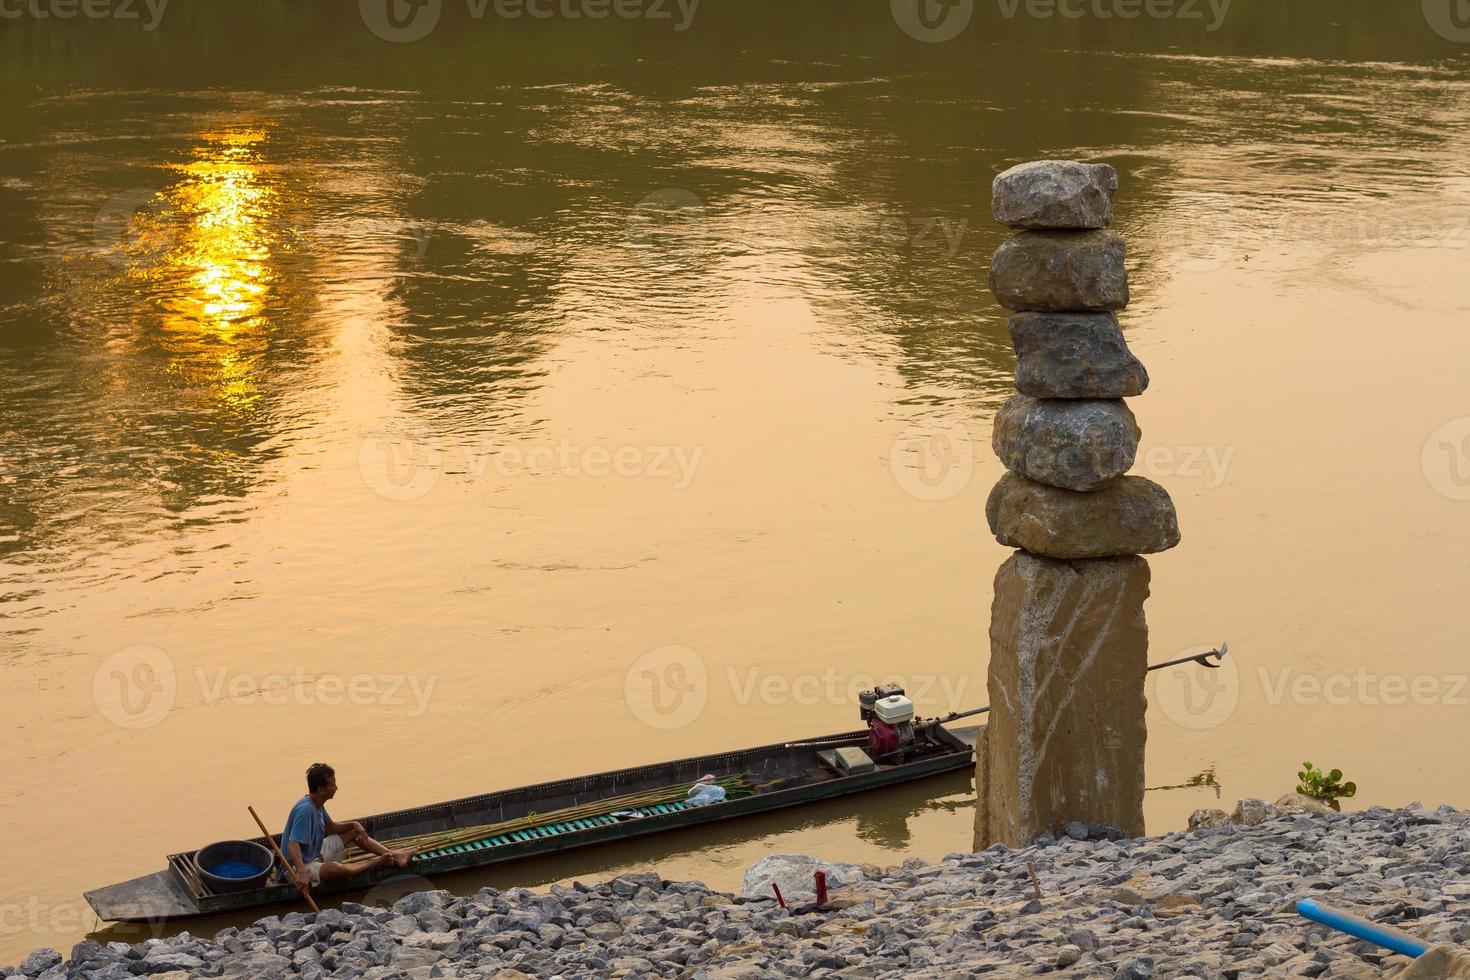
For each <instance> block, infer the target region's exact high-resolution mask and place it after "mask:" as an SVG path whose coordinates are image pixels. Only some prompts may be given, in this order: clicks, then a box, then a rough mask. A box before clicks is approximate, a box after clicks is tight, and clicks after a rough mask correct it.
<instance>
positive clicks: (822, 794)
mask: <svg viewBox="0 0 1470 980" xmlns="http://www.w3.org/2000/svg"><path fill="white" fill-rule="evenodd" d="M977 731H978V729H974V728H971V729H962V730H957V731H949V730H946V729H944V728H942V727H941V726H939V725H938V724H932V725H925V726H923V727H921V728H918V729H917V738H916V742H915V748H914V750H913V751H912V752H910V753H909V755H908V757H907V760H906V761H903V762H895V763H880V764H879V765H878V766H876V767H875V768H874V769H873V770H872V771H871V772H866V773H858V774H851V775H844V774H842V773H840V772H838V771H837V770H835V769H833V768H832V767H831V766H830V765H828V764H827V763H825V762H824V761H823V758H822V756H823V755H824V754H827V755H828V757H829V758H830V754H829V752H828V751H826V750H830V748H831V747H833V746H839V745H843V744H857V743H860V742H862V741H864V740H866V738H867V731H866V730H859V731H852V732H841V733H838V734H835V735H826V736H820V737H818V738H814V739H808V740H805V741H801V742H782V743H776V744H773V745H761V746H757V747H755V748H749V749H740V750H737V751H734V752H723V753H718V754H715V755H703V756H696V757H694V758H689V759H678V760H676V761H673V762H662V763H656V764H654V765H648V766H639V767H636V768H632V769H618V770H614V771H612V772H603V773H597V774H595V775H591V776H581V777H577V778H574V779H562V780H558V781H556V782H549V783H540V784H537V785H534V786H524V787H521V788H519V789H508V790H500V791H498V792H493V793H485V794H482V795H480V796H470V797H466V798H464V799H460V800H452V801H449V802H446V803H435V804H431V805H428V806H421V807H415V808H413V809H409V810H396V811H394V812H392V813H380V814H376V815H374V816H371V817H363V818H360V819H361V820H362V823H363V825H364V826H365V828H366V829H367V832H368V833H369V834H371V835H372V836H373V837H374V838H376V839H378V840H393V839H398V838H404V837H414V836H418V835H420V834H428V833H434V832H439V831H448V830H454V829H456V828H462V827H477V826H480V825H482V824H490V823H499V822H502V821H507V820H514V819H517V818H521V817H525V816H527V815H531V814H538V813H551V812H552V811H557V810H562V809H566V808H570V807H576V806H582V805H584V804H590V803H596V802H597V801H599V800H606V799H609V798H612V797H618V796H626V795H629V794H633V793H638V792H641V791H644V790H653V789H659V788H663V787H668V786H673V785H678V784H681V783H693V782H694V781H695V780H696V779H698V778H699V777H700V776H703V775H704V774H706V773H714V774H716V775H725V774H734V773H745V772H748V773H751V774H752V781H753V782H755V783H767V782H772V781H776V782H775V785H773V786H771V787H770V788H767V789H764V790H758V791H757V792H754V793H752V794H751V795H749V796H743V797H740V798H737V799H730V800H727V801H725V802H722V803H715V804H711V805H708V806H701V807H694V806H688V805H686V804H684V803H682V802H674V803H663V804H657V805H655V806H648V807H642V808H639V809H638V811H637V816H635V817H629V816H628V815H626V814H625V815H624V816H622V817H612V816H600V817H594V818H591V819H582V820H577V821H574V822H573V823H570V824H568V823H562V824H553V825H550V826H545V827H538V828H536V830H535V831H533V832H522V833H517V834H514V835H507V836H503V837H495V838H489V839H486V840H481V841H475V842H472V843H469V844H459V845H455V846H452V847H446V848H441V849H439V850H434V851H429V852H427V853H425V854H421V855H419V856H418V857H416V858H415V859H414V860H413V862H412V863H411V864H410V865H409V867H408V869H407V871H408V872H410V873H412V874H416V875H423V876H429V875H435V874H442V873H445V872H449V871H458V870H461V869H465V868H478V867H485V866H487V865H494V864H501V863H504V862H507V861H515V860H517V859H520V858H526V857H531V856H533V855H543V854H549V853H553V852H556V851H564V850H569V849H571V848H576V847H587V846H591V845H594V844H605V843H609V842H611V841H617V840H625V839H627V838H631V837H642V836H645V835H648V834H655V833H661V832H664V831H670V830H675V829H678V828H682V827H691V826H696V825H699V824H705V823H712V822H714V821H719V820H731V819H735V818H737V817H743V816H748V815H750V814H753V813H763V812H766V811H769V810H777V809H781V808H783V807H790V806H797V805H800V804H803V803H812V802H815V801H817V800H826V799H831V798H833V797H837V796H843V795H846V794H849V793H859V792H864V791H866V790H873V789H879V788H882V787H885V786H893V785H896V784H899V783H907V782H911V781H913V780H916V779H922V778H924V777H926V776H934V775H938V774H940V773H946V772H952V771H954V770H957V769H962V768H965V767H968V766H971V765H973V764H974V744H975V733H976V732H977ZM276 836H277V839H279V836H278V835H276ZM255 841H256V843H259V844H265V843H266V839H265V838H264V837H257V838H255ZM193 856H194V852H193V851H187V852H182V853H179V854H170V855H169V856H168V865H167V867H166V868H165V869H164V870H162V871H157V872H154V873H153V874H150V875H145V876H143V877H141V878H134V879H132V880H131V881H123V882H119V883H118V884H115V885H108V886H107V887H105V888H99V889H97V890H96V891H90V892H87V893H86V894H85V896H84V897H85V898H86V900H87V902H88V904H90V905H91V906H92V909H93V911H95V912H96V913H97V916H98V917H99V918H101V919H103V920H104V921H109V922H149V923H158V922H163V921H167V920H171V919H186V918H191V917H193V916H200V915H215V914H219V913H224V912H237V911H241V910H245V909H253V908H259V907H264V906H269V905H275V904H278V903H294V902H299V901H300V895H299V893H298V892H297V891H296V890H295V889H294V888H292V887H291V886H289V885H278V884H267V885H265V886H264V887H260V888H256V889H253V890H248V891H236V892H216V891H214V890H212V889H211V888H210V886H209V885H208V884H206V883H203V882H202V881H201V880H200V876H198V875H197V874H194V873H193V865H192V862H193ZM404 873H405V872H404V871H399V870H395V869H384V870H380V871H371V872H366V873H364V874H361V875H358V876H357V877H355V878H352V879H347V880H343V881H340V882H338V883H335V885H333V884H329V885H326V886H323V887H322V888H319V889H315V890H314V893H315V894H318V895H333V894H348V893H352V892H360V891H364V890H367V889H371V888H372V887H373V885H375V884H377V883H378V882H381V881H384V880H387V879H390V878H393V877H397V876H401V875H403V874H404Z"/></svg>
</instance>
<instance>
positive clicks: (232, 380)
mask: <svg viewBox="0 0 1470 980" xmlns="http://www.w3.org/2000/svg"><path fill="white" fill-rule="evenodd" d="M266 139H267V134H266V132H265V131H264V130H263V129H249V130H241V131H232V132H211V133H204V134H202V136H201V143H200V145H199V146H198V147H197V148H196V150H195V153H196V159H194V160H191V161H190V162H188V163H184V164H175V165H172V166H171V167H170V168H169V169H171V170H172V171H174V172H175V173H177V174H179V175H181V177H182V179H181V180H180V181H179V182H178V183H176V184H174V185H173V186H171V187H170V188H168V189H167V190H166V191H165V192H164V195H163V196H164V198H165V213H166V214H167V215H168V217H169V218H170V219H171V222H172V224H173V229H172V236H171V238H170V240H169V244H168V246H167V247H166V248H165V249H164V250H163V251H162V252H161V254H159V255H158V256H157V257H156V259H154V260H153V261H151V262H149V263H147V264H145V265H144V266H143V267H142V268H135V269H134V270H133V274H134V276H136V277H139V278H141V279H142V280H143V282H145V283H146V284H147V286H148V287H149V288H150V289H156V290H157V291H158V295H159V298H160V300H161V306H162V309H163V311H164V317H163V331H164V335H165V338H164V344H165V346H166V348H167V350H168V352H169V353H170V355H172V357H171V361H170V364H169V368H168V370H169V371H170V373H174V374H179V375H183V376H184V377H185V378H186V379H187V380H188V381H189V382H190V384H191V385H197V386H201V387H205V388H206V389H207V390H210V391H211V392H212V394H213V395H214V397H215V399H216V400H217V401H219V402H220V403H222V404H223V405H225V406H227V407H230V408H234V409H245V408H248V407H250V406H251V405H252V404H254V402H255V401H256V400H257V399H258V398H259V397H260V384H259V378H258V377H257V372H256V371H255V369H254V368H255V362H256V361H257V360H258V358H259V356H260V353H261V351H262V349H263V347H264V339H265V336H264V335H265V333H266V330H267V320H266V316H265V305H266V300H267V297H268V294H269V291H270V289H271V286H272V284H273V283H274V282H275V280H276V279H277V277H278V275H279V273H278V271H277V270H276V269H274V268H273V262H274V259H275V253H274V249H273V240H274V239H275V237H276V229H275V223H276V218H277V216H278V213H279V212H278V208H277V203H278V197H279V192H278V191H277V190H276V188H275V187H273V186H271V185H270V184H269V183H268V182H267V180H266V178H265V175H264V167H263V165H262V162H261V152H260V150H261V144H262V143H264V142H265V141H266Z"/></svg>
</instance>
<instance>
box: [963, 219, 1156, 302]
mask: <svg viewBox="0 0 1470 980" xmlns="http://www.w3.org/2000/svg"><path fill="white" fill-rule="evenodd" d="M1125 253H1126V246H1125V245H1124V243H1123V236H1122V235H1119V234H1118V233H1117V232H1112V231H1023V232H1021V233H1020V234H1019V235H1017V236H1015V237H1014V238H1011V239H1010V240H1008V241H1006V242H1004V243H1002V245H1001V246H1000V248H998V249H996V250H995V259H994V261H992V262H991V263H990V291H991V292H992V293H994V294H995V298H996V301H997V302H999V303H1000V305H1001V306H1004V307H1005V308H1006V309H1008V310H1016V311H1018V312H1021V311H1026V310H1036V311H1039V312H1042V313H1066V312H1084V311H1098V312H1106V311H1109V310H1121V309H1122V308H1123V307H1125V306H1127V305H1128V272H1127V270H1126V269H1125V268H1124V267H1123V259H1124V256H1125Z"/></svg>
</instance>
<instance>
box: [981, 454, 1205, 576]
mask: <svg viewBox="0 0 1470 980" xmlns="http://www.w3.org/2000/svg"><path fill="white" fill-rule="evenodd" d="M985 519H986V521H988V522H989V524H990V530H991V532H992V533H994V534H995V539H996V540H997V541H999V542H1000V543H1001V544H1003V545H1008V546H1010V547H1013V548H1024V549H1025V550H1027V551H1029V552H1032V553H1033V554H1037V555H1049V556H1050V557H1052V558H1064V559H1072V558H1110V557H1115V556H1119V555H1147V554H1152V553H1154V552H1157V551H1167V550H1168V549H1170V548H1172V547H1174V546H1175V545H1176V544H1178V543H1179V518H1178V515H1177V514H1175V512H1174V502H1173V501H1172V500H1170V499H1169V494H1168V491H1166V490H1165V489H1164V488H1163V487H1161V486H1159V485H1158V484H1157V483H1154V482H1153V481H1152V480H1147V479H1145V478H1143V477H1141V476H1120V477H1118V478H1117V479H1116V480H1112V481H1111V482H1109V483H1106V484H1104V485H1103V486H1102V487H1101V488H1099V489H1098V490H1095V491H1092V492H1090V493H1084V492H1081V491H1077V490H1064V489H1062V488H1061V487H1052V486H1047V485H1046V484H1045V483H1037V482H1036V481H1034V480H1028V479H1026V478H1025V477H1023V476H1018V475H1017V474H1015V473H1007V474H1006V475H1005V476H1003V477H1001V478H1000V480H999V482H997V483H996V485H995V488H994V489H993V490H991V491H990V499H989V500H987V501H986V502H985Z"/></svg>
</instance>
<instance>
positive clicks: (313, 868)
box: [282, 834, 347, 888]
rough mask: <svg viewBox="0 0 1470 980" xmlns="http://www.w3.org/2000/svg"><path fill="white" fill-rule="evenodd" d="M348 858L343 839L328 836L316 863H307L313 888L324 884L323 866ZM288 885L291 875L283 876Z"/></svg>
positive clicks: (323, 842) (332, 835) (308, 875)
mask: <svg viewBox="0 0 1470 980" xmlns="http://www.w3.org/2000/svg"><path fill="white" fill-rule="evenodd" d="M345 857H347V845H346V844H344V843H342V838H341V837H339V836H338V835H336V834H328V835H327V837H326V838H325V839H324V840H323V841H322V853H321V856H320V857H318V858H317V859H316V860H315V861H308V862H306V875H307V877H308V878H309V879H310V881H311V887H313V888H315V887H317V886H318V885H320V884H321V883H322V865H324V864H330V863H332V862H334V861H341V860H342V859H343V858H345ZM282 880H283V881H284V882H285V883H286V884H290V883H291V876H290V875H289V874H287V875H285V876H283V878H282Z"/></svg>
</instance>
